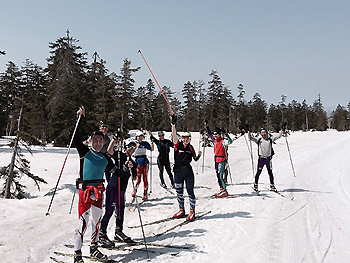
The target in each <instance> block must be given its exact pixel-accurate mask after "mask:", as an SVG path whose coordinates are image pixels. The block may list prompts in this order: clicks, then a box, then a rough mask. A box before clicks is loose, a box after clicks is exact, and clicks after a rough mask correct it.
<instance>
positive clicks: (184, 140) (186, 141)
mask: <svg viewBox="0 0 350 263" xmlns="http://www.w3.org/2000/svg"><path fill="white" fill-rule="evenodd" d="M190 142H191V133H189V132H184V133H182V143H183V144H184V145H185V146H186V145H187V144H189V143H190Z"/></svg>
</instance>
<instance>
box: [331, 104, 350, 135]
mask: <svg viewBox="0 0 350 263" xmlns="http://www.w3.org/2000/svg"><path fill="white" fill-rule="evenodd" d="M347 117H348V111H347V110H346V108H345V107H344V106H341V105H340V104H338V106H337V108H336V109H335V111H333V113H332V124H333V125H332V127H333V128H334V129H337V130H338V131H346V130H348V129H349V126H348V119H347Z"/></svg>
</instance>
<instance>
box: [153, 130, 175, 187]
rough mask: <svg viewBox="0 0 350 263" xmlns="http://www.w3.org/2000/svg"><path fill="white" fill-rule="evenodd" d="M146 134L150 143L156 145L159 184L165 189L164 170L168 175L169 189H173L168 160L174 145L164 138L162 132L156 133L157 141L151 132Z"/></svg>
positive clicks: (172, 178)
mask: <svg viewBox="0 0 350 263" xmlns="http://www.w3.org/2000/svg"><path fill="white" fill-rule="evenodd" d="M148 134H149V135H150V138H151V141H152V142H154V143H155V144H156V145H157V149H158V152H159V155H158V158H157V164H158V168H159V179H160V184H161V186H162V187H163V188H167V185H166V184H165V181H164V176H163V171H164V168H165V170H166V172H167V173H168V175H169V179H170V183H171V187H173V188H174V187H175V185H174V177H173V174H172V173H171V168H170V160H169V153H170V147H174V144H173V142H172V141H170V140H168V139H165V138H164V132H162V131H160V132H158V136H159V140H157V139H156V138H155V137H154V136H153V135H152V132H151V131H149V132H148Z"/></svg>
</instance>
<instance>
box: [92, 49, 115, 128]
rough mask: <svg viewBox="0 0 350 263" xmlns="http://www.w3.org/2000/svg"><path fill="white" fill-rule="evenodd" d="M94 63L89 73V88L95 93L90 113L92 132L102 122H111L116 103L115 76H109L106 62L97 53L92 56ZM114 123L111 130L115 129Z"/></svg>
mask: <svg viewBox="0 0 350 263" xmlns="http://www.w3.org/2000/svg"><path fill="white" fill-rule="evenodd" d="M92 58H93V62H92V64H91V65H90V67H89V70H88V72H87V80H88V83H89V88H90V89H91V91H92V92H93V93H94V99H95V100H94V102H93V111H92V112H90V114H91V120H90V121H89V124H90V125H89V126H90V130H91V129H96V128H97V125H98V123H99V122H100V121H104V122H107V123H108V122H109V121H110V120H108V114H109V113H110V112H112V111H113V110H114V107H115V101H114V99H113V95H114V88H115V86H116V83H115V81H114V78H113V76H114V74H113V73H112V74H111V75H109V73H108V69H107V68H106V61H105V60H103V59H101V58H100V56H99V55H98V53H97V52H95V53H94V54H93V56H92ZM115 128H116V127H114V126H113V123H112V125H111V127H110V130H113V129H115Z"/></svg>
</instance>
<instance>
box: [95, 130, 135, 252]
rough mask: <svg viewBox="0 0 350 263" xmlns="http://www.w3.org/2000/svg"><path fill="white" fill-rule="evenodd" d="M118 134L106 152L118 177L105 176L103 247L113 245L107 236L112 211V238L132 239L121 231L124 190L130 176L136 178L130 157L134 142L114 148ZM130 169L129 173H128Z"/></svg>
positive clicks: (117, 239) (125, 240) (133, 150)
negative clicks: (121, 147)
mask: <svg viewBox="0 0 350 263" xmlns="http://www.w3.org/2000/svg"><path fill="white" fill-rule="evenodd" d="M118 137H119V138H118ZM118 139H120V136H113V139H112V140H111V142H110V144H109V147H108V153H109V154H110V155H111V156H112V158H113V159H114V161H115V164H116V166H117V167H118V168H119V177H116V176H114V175H113V176H111V177H110V178H107V180H108V186H107V189H106V203H105V214H104V216H103V218H102V221H101V236H100V240H99V241H100V243H101V245H102V246H103V247H107V248H109V247H114V243H113V242H112V241H111V240H109V238H108V236H107V226H108V223H109V220H110V218H111V217H112V215H113V213H114V211H115V212H116V227H115V235H114V240H115V241H117V242H127V243H131V242H133V241H132V239H131V238H130V237H128V236H126V235H125V234H124V233H123V223H124V210H125V192H126V188H127V186H128V181H129V178H130V176H131V175H132V177H133V178H136V176H137V174H136V166H137V165H136V163H135V162H134V161H133V160H132V159H131V156H132V155H133V154H134V152H135V149H136V143H135V142H133V141H129V142H126V143H125V147H124V150H125V152H122V151H121V149H116V150H114V147H115V143H116V142H117V141H118ZM130 171H131V173H130Z"/></svg>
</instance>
